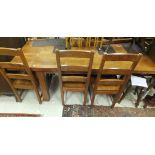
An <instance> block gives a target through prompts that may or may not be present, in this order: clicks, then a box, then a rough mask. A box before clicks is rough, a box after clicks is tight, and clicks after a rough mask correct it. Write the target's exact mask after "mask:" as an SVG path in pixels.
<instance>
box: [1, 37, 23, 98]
mask: <svg viewBox="0 0 155 155" xmlns="http://www.w3.org/2000/svg"><path fill="white" fill-rule="evenodd" d="M24 44H25V38H24V37H0V47H7V48H20V47H22V46H23V45H24ZM11 59H12V58H11V57H5V56H0V61H10V60H11ZM0 94H4V95H12V90H11V88H10V87H9V85H8V83H7V82H6V81H5V79H4V78H3V76H2V75H1V74H0Z"/></svg>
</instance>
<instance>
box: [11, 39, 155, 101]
mask: <svg viewBox="0 0 155 155" xmlns="http://www.w3.org/2000/svg"><path fill="white" fill-rule="evenodd" d="M120 48H122V47H121V45H120ZM73 49H74V48H73ZM117 49H118V51H119V46H118V47H117ZM22 50H23V53H24V55H25V57H26V59H27V62H28V65H29V67H30V68H31V70H32V71H33V72H35V73H36V76H37V78H38V80H39V84H40V87H41V91H42V95H43V100H44V101H49V99H50V95H49V88H48V86H47V82H46V74H47V73H57V63H56V54H55V53H54V51H55V47H54V46H33V45H32V41H28V42H27V43H26V44H25V45H24V47H23V48H22ZM86 50H88V49H86ZM91 50H92V51H93V52H94V60H93V66H92V74H96V73H97V72H98V70H99V65H100V61H101V58H102V55H101V54H99V53H98V51H97V50H96V49H91ZM122 52H123V50H122V49H121V53H122ZM12 63H16V64H20V63H21V61H20V59H19V58H17V57H15V58H14V59H13V60H12ZM74 63H77V64H81V63H82V62H81V61H80V60H76V61H74ZM113 65H115V67H119V68H125V67H127V66H128V64H127V62H122V63H120V62H119V63H117V62H109V63H107V64H106V68H110V67H112V66H113ZM134 74H143V75H144V74H155V61H153V60H152V59H151V58H150V57H149V56H146V55H143V56H142V58H141V60H140V62H139V63H138V65H137V66H136V68H135V70H134Z"/></svg>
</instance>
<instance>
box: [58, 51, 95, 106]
mask: <svg viewBox="0 0 155 155" xmlns="http://www.w3.org/2000/svg"><path fill="white" fill-rule="evenodd" d="M93 56H94V53H93V52H91V51H82V50H76V51H74V50H60V51H59V50H56V59H57V66H58V75H59V82H60V89H61V99H62V104H63V105H65V104H64V92H67V91H72V92H82V93H83V94H84V101H83V104H84V105H86V99H87V92H88V86H89V81H90V75H91V69H92V63H93ZM66 58H67V60H66ZM76 59H80V60H81V62H85V65H84V64H83V65H81V63H79V64H75V63H73V62H72V61H73V60H74V61H76ZM79 72H81V73H82V74H80V75H78V74H76V73H79ZM70 73H72V74H75V75H74V76H73V75H66V74H70Z"/></svg>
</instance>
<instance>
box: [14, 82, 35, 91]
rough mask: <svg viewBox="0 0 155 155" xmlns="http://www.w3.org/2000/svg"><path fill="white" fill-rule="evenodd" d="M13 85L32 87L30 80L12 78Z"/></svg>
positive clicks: (18, 87)
mask: <svg viewBox="0 0 155 155" xmlns="http://www.w3.org/2000/svg"><path fill="white" fill-rule="evenodd" d="M13 86H14V88H17V89H33V85H32V82H31V81H28V80H14V81H13Z"/></svg>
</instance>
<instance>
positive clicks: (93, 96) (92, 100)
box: [91, 92, 96, 105]
mask: <svg viewBox="0 0 155 155" xmlns="http://www.w3.org/2000/svg"><path fill="white" fill-rule="evenodd" d="M95 96H96V94H95V92H93V95H92V99H91V105H94V100H95Z"/></svg>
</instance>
